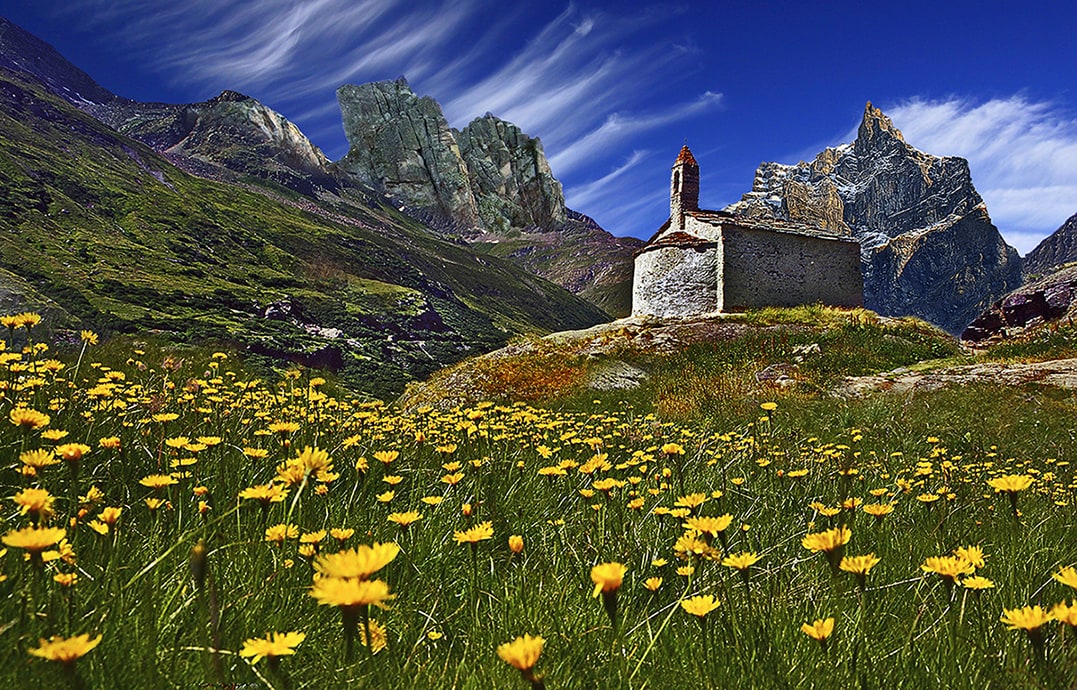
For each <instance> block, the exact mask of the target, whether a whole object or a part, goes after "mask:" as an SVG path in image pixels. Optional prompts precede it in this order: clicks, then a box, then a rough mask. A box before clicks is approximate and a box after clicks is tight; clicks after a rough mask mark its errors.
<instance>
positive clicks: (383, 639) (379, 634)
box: [359, 618, 389, 654]
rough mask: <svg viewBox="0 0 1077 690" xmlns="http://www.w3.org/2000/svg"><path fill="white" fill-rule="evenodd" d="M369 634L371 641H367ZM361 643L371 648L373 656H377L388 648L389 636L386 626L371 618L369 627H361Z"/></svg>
mask: <svg viewBox="0 0 1077 690" xmlns="http://www.w3.org/2000/svg"><path fill="white" fill-rule="evenodd" d="M368 634H369V635H370V640H369V641H368V640H367V635H368ZM359 641H360V642H361V643H362V644H363V646H364V647H369V648H370V653H371V654H377V653H378V652H380V651H381V650H383V649H385V648H386V647H387V646H388V644H389V636H388V635H386V633H385V626H384V625H382V624H381V623H379V622H378V621H376V620H374V619H373V618H371V619H370V621H369V625H361V626H359Z"/></svg>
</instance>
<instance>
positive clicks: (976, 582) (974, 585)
mask: <svg viewBox="0 0 1077 690" xmlns="http://www.w3.org/2000/svg"><path fill="white" fill-rule="evenodd" d="M961 586H962V587H964V588H966V589H971V590H973V591H975V592H979V591H980V590H984V589H993V588H994V587H995V583H994V582H992V581H991V580H988V579H987V578H986V577H982V576H980V575H973V576H972V577H966V578H965V579H964V580H962V581H961Z"/></svg>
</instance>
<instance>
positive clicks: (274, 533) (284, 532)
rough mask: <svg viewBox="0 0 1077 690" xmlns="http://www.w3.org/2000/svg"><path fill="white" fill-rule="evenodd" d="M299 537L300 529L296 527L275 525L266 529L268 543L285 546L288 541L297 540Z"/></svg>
mask: <svg viewBox="0 0 1077 690" xmlns="http://www.w3.org/2000/svg"><path fill="white" fill-rule="evenodd" d="M298 536H299V528H298V527H296V526H295V525H285V524H279V525H273V526H272V527H266V539H265V540H266V541H268V542H272V543H275V544H283V543H284V542H285V541H286V540H288V539H295V538H297V537H298Z"/></svg>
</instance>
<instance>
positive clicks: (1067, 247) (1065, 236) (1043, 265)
mask: <svg viewBox="0 0 1077 690" xmlns="http://www.w3.org/2000/svg"><path fill="white" fill-rule="evenodd" d="M1074 261H1077V213H1075V214H1073V215H1072V216H1070V217H1069V218H1068V219H1067V220H1066V222H1065V223H1063V224H1062V226H1061V227H1060V228H1058V230H1055V231H1054V232H1052V233H1051V234H1050V235H1048V236H1047V237H1046V238H1045V239H1044V240H1043V241H1042V242H1040V243H1039V244H1038V245H1036V248H1035V249H1033V250H1032V251H1030V252H1029V253H1028V255H1027V256H1025V258H1024V267H1025V275H1037V274H1038V275H1045V274H1047V273H1050V272H1051V271H1053V270H1054V269H1056V268H1058V267H1059V266H1061V265H1063V264H1068V263H1071V262H1074Z"/></svg>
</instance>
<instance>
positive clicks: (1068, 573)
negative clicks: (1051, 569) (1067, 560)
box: [1051, 565, 1077, 589]
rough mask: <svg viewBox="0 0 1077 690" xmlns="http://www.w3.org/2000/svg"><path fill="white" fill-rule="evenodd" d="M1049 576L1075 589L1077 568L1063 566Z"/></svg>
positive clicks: (1076, 585) (1076, 587) (1076, 586)
mask: <svg viewBox="0 0 1077 690" xmlns="http://www.w3.org/2000/svg"><path fill="white" fill-rule="evenodd" d="M1051 577H1053V578H1054V579H1055V580H1057V581H1059V582H1061V583H1062V584H1064V585H1066V586H1067V587H1072V588H1073V589H1077V569H1074V567H1073V566H1070V565H1068V566H1066V567H1065V568H1062V569H1061V570H1059V571H1058V572H1057V573H1054V574H1053V575H1051Z"/></svg>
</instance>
